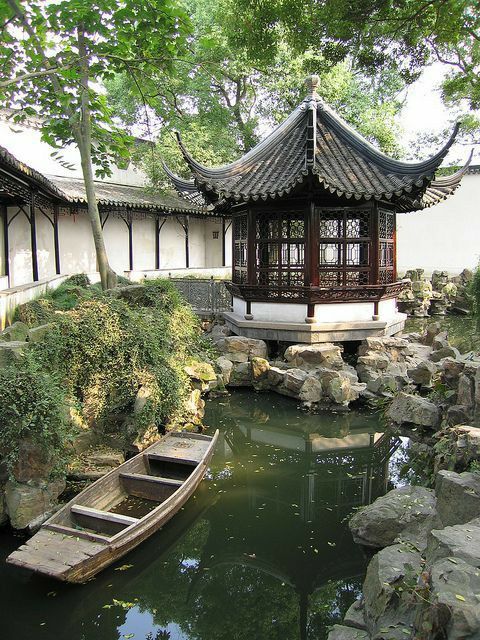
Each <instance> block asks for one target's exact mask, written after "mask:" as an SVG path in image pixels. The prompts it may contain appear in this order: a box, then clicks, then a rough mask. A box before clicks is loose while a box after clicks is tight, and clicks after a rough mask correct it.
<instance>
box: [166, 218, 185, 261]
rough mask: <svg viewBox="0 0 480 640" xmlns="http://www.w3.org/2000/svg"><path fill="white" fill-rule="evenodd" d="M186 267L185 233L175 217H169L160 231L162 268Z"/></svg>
mask: <svg viewBox="0 0 480 640" xmlns="http://www.w3.org/2000/svg"><path fill="white" fill-rule="evenodd" d="M184 267H185V233H184V231H183V228H182V227H181V226H180V225H179V224H178V222H177V221H176V220H175V218H168V219H167V221H166V222H165V224H164V225H163V227H162V230H161V232H160V268H161V269H169V268H172V269H175V268H176V269H182V268H184Z"/></svg>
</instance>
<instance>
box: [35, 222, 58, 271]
mask: <svg viewBox="0 0 480 640" xmlns="http://www.w3.org/2000/svg"><path fill="white" fill-rule="evenodd" d="M47 213H49V212H47ZM35 220H36V223H37V260H38V277H39V279H40V280H44V279H45V278H50V277H52V276H54V275H55V247H54V242H53V226H52V224H51V222H49V220H48V219H47V218H46V217H45V216H44V215H43V213H41V212H40V211H38V210H37V211H36V215H35Z"/></svg>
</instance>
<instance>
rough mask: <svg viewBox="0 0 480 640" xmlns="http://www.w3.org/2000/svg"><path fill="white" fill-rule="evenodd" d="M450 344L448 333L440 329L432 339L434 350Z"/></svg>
mask: <svg viewBox="0 0 480 640" xmlns="http://www.w3.org/2000/svg"><path fill="white" fill-rule="evenodd" d="M448 346H449V343H448V333H447V332H446V331H440V332H439V333H437V335H436V336H435V337H434V338H433V340H432V349H433V351H437V350H438V349H443V348H445V347H448Z"/></svg>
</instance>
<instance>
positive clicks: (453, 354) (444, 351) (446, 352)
mask: <svg viewBox="0 0 480 640" xmlns="http://www.w3.org/2000/svg"><path fill="white" fill-rule="evenodd" d="M444 358H454V359H455V360H456V359H457V358H460V351H459V350H458V349H456V348H455V347H442V348H441V349H438V350H437V351H433V352H432V353H431V354H430V360H431V361H432V362H440V360H443V359H444Z"/></svg>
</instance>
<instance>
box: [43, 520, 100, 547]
mask: <svg viewBox="0 0 480 640" xmlns="http://www.w3.org/2000/svg"><path fill="white" fill-rule="evenodd" d="M43 526H44V528H45V529H49V530H50V531H56V532H57V533H62V534H63V535H64V536H70V537H72V536H73V537H74V538H83V539H84V540H90V541H91V542H100V543H104V542H108V541H109V536H102V535H100V534H98V533H91V532H90V531H82V530H81V529H75V528H74V527H69V526H67V525H65V524H56V523H55V522H48V523H47V524H44V525H43Z"/></svg>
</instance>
